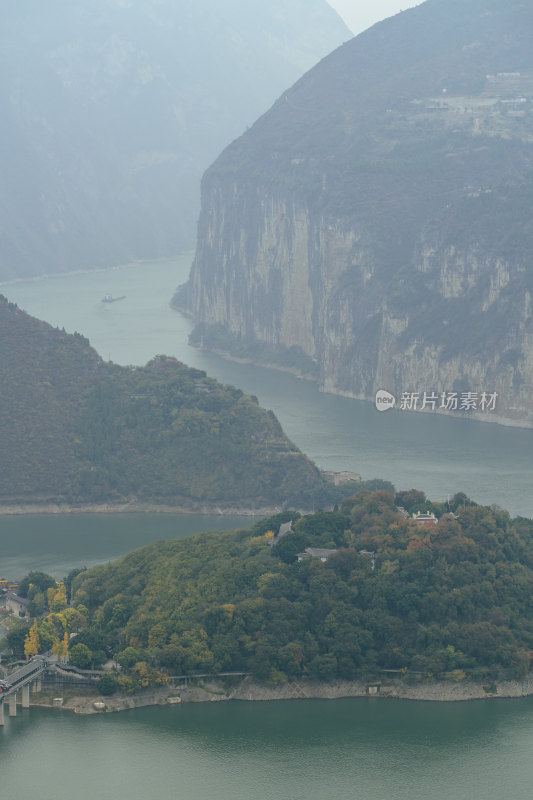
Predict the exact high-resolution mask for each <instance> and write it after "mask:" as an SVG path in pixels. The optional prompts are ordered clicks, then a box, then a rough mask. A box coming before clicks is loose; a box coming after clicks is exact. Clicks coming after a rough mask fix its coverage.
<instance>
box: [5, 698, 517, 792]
mask: <svg viewBox="0 0 533 800" xmlns="http://www.w3.org/2000/svg"><path fill="white" fill-rule="evenodd" d="M532 748H533V699H532V698H528V699H526V700H520V701H513V700H499V701H480V702H468V703H449V704H440V705H434V704H431V703H414V702H408V701H394V700H385V701H380V700H379V699H373V698H371V699H365V698H355V699H350V700H335V701H331V700H330V701H314V700H304V701H289V702H277V703H273V702H260V703H208V704H197V705H194V704H191V705H184V706H181V707H180V706H172V707H169V708H164V709H163V708H157V707H156V708H147V709H138V710H132V711H126V712H122V713H120V714H112V715H111V714H110V715H103V716H95V717H81V718H80V717H75V716H74V715H71V714H70V713H68V712H61V711H53V710H50V711H46V710H40V709H35V708H31V709H30V710H29V711H24V712H22V711H19V713H18V716H17V717H16V718H14V719H8V720H7V724H6V725H5V727H4V728H3V729H1V728H0V776H1V777H0V785H1V788H2V797H6V798H8V797H9V798H13V797H20V798H29V797H39V798H42V800H70V799H71V798H72V797H76V798H77V800H95V798H98V800H146V798H150V800H151V798H157V800H215V798H216V800H450V799H452V800H502V799H503V798H511V800H529V798H530V797H531V781H532V778H533V767H532V764H531V750H532Z"/></svg>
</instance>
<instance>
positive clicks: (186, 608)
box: [72, 491, 533, 688]
mask: <svg viewBox="0 0 533 800" xmlns="http://www.w3.org/2000/svg"><path fill="white" fill-rule="evenodd" d="M399 502H403V503H405V504H406V505H407V507H408V508H409V509H411V510H412V509H414V508H426V501H425V498H424V496H423V494H422V493H420V492H414V491H411V492H403V493H400V495H399V496H397V497H396V498H395V497H394V495H392V494H389V493H388V492H376V493H370V492H368V491H362V492H359V493H358V494H356V495H354V496H353V497H351V498H349V499H347V500H345V501H344V502H343V504H342V506H341V508H340V510H339V511H333V512H317V513H316V514H313V515H308V516H304V517H300V515H299V514H295V513H292V514H291V513H290V512H285V513H284V514H280V515H277V516H276V517H273V518H271V519H267V520H263V521H262V522H260V523H258V524H256V525H255V526H254V527H253V528H251V529H250V530H243V531H237V532H227V533H223V534H220V533H216V534H201V535H198V536H195V537H192V538H190V539H180V540H175V541H169V542H163V543H158V544H154V545H149V546H147V547H142V548H140V549H138V550H136V551H135V552H133V553H131V554H130V555H128V556H126V557H124V558H122V559H120V560H119V561H117V562H116V563H114V564H108V565H106V566H99V567H95V568H93V569H90V570H88V571H85V572H83V573H82V574H80V575H78V576H77V577H76V578H75V579H74V582H73V586H72V591H73V605H74V606H75V607H78V608H79V609H80V610H81V611H82V613H83V614H84V616H85V617H86V619H87V626H88V627H87V628H86V630H85V631H82V632H81V633H80V634H79V639H77V641H78V642H79V643H84V644H85V646H86V647H88V648H89V649H92V648H94V647H97V649H105V648H107V647H111V648H113V650H114V653H115V657H116V658H117V659H118V661H119V662H120V663H122V664H123V665H124V666H125V667H126V668H127V669H129V670H130V674H129V678H128V681H129V683H128V681H126V683H125V685H126V686H129V687H130V688H135V686H139V685H142V683H140V682H139V679H140V677H141V675H144V676H145V677H146V676H148V675H150V671H152V675H153V676H154V680H156V679H157V680H159V679H160V678H161V675H160V673H159V672H157V670H155V668H156V667H158V668H162V669H163V671H166V672H168V673H169V674H174V675H181V674H184V673H185V674H187V673H188V674H191V673H194V672H202V673H205V672H208V673H215V672H223V671H227V670H230V671H231V670H238V671H244V672H251V673H253V675H254V676H255V677H256V678H258V679H259V680H264V681H267V682H270V683H281V682H284V681H286V680H287V679H292V678H305V677H310V678H314V679H319V680H330V679H332V678H335V677H342V678H348V679H351V678H355V677H361V676H362V677H366V678H376V677H379V675H380V674H381V670H384V669H386V670H398V671H400V670H402V671H403V672H399V674H409V675H419V676H425V677H427V676H435V677H437V676H446V677H447V678H449V679H452V680H457V681H460V680H463V679H464V678H465V677H466V676H468V677H471V678H474V679H478V680H486V681H488V682H490V681H492V680H494V679H496V678H498V677H503V676H506V677H524V675H525V674H527V672H528V669H529V665H530V657H531V645H532V642H533V604H532V597H533V594H532V590H533V538H532V537H533V523H532V522H531V520H525V519H522V518H517V519H515V520H511V519H510V517H509V515H508V514H507V513H506V512H504V511H502V510H501V509H500V510H490V509H488V508H484V507H481V506H478V505H476V504H474V503H472V502H471V501H469V500H468V499H467V498H466V497H465V496H464V495H458V496H456V497H455V498H454V499H453V500H452V501H451V504H450V505H447V506H446V508H444V504H442V505H438V504H437V505H435V504H433V505H432V506H431V507H432V508H433V509H434V511H436V514H437V516H439V517H440V519H439V521H438V523H437V524H434V525H432V526H431V527H429V528H428V527H426V526H424V525H422V524H421V523H419V522H416V521H415V520H413V519H412V518H410V519H409V518H406V517H405V516H404V515H402V514H401V513H400V511H399V510H398V507H397V506H396V503H399ZM427 505H430V504H427ZM448 508H455V511H456V513H455V515H450V514H449V513H448ZM288 519H292V520H293V525H292V529H293V530H292V532H291V533H287V534H286V535H285V536H283V537H282V538H281V539H279V541H278V543H276V544H274V545H273V546H271V545H272V536H273V532H276V533H277V531H278V527H279V525H280V523H281V522H283V521H286V520H288ZM306 548H319V549H320V552H322V550H324V549H327V550H329V551H330V552H329V557H327V560H326V561H321V559H320V558H318V557H310V558H306V559H304V560H302V561H297V554H299V553H300V552H303V551H304V550H305V549H306ZM331 551H335V552H331ZM311 552H313V550H311ZM94 643H96V644H94ZM154 670H155V671H154ZM156 676H157V677H156Z"/></svg>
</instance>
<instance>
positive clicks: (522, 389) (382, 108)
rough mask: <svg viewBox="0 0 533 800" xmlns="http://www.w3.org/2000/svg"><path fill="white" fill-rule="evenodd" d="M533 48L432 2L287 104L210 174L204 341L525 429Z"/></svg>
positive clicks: (307, 79) (526, 32) (328, 381)
mask: <svg viewBox="0 0 533 800" xmlns="http://www.w3.org/2000/svg"><path fill="white" fill-rule="evenodd" d="M454 15H455V16H454ZM457 15H459V18H457ZM502 32H505V36H503V35H502ZM532 38H533V21H532V19H531V15H530V14H529V13H526V11H525V8H524V7H523V5H521V4H520V3H518V2H512V3H511V4H509V3H505V4H504V3H503V2H502V0H490V2H489V0H486V2H482V0H470V2H467V3H463V4H457V3H454V2H452V3H444V2H442V1H441V0H433V2H428V3H425V4H423V5H422V6H419V7H417V8H416V9H413V10H411V11H409V12H406V13H405V14H401V15H399V16H397V17H395V18H393V19H391V20H388V21H387V22H385V23H382V24H380V25H377V26H375V27H374V28H373V29H371V30H370V31H367V32H366V33H365V34H363V35H361V36H359V37H357V38H356V39H354V40H353V41H352V42H349V43H347V44H346V45H344V46H343V47H341V48H339V49H338V50H337V51H335V53H333V54H332V55H331V56H330V57H329V58H327V59H325V60H324V61H323V62H321V63H320V64H319V65H318V66H317V67H316V68H314V69H313V70H312V71H311V72H309V73H308V74H307V75H306V76H304V78H303V79H302V80H301V81H299V83H297V84H296V85H295V86H294V87H293V88H292V89H291V90H290V91H288V92H287V93H285V95H283V96H282V97H281V98H280V100H279V101H278V102H277V103H276V104H275V106H274V107H273V108H272V109H271V110H270V112H269V113H268V114H266V115H265V116H264V117H263V118H261V119H260V120H259V121H258V122H257V123H256V125H255V126H254V127H253V128H252V129H251V130H250V131H249V132H248V133H247V134H246V135H245V136H243V137H241V139H239V140H237V141H236V142H234V143H233V144H232V145H231V146H230V147H229V148H227V150H226V151H225V152H224V153H223V154H222V155H221V156H220V157H219V159H218V160H217V162H215V164H214V165H213V167H211V169H210V170H208V172H207V173H206V174H205V176H204V180H203V188H202V197H203V200H202V212H201V216H200V221H199V227H198V240H197V250H196V257H195V261H194V264H193V268H192V272H191V277H190V280H189V283H188V284H187V285H186V286H185V287H183V288H182V289H181V290H180V291H179V292H178V293H177V295H176V297H175V299H174V304H175V305H176V306H177V307H180V308H182V309H185V310H187V311H188V312H189V313H191V314H192V315H193V316H194V318H195V319H196V320H197V321H198V322H199V323H200V328H199V330H200V333H199V334H198V336H197V341H198V342H199V344H208V345H209V346H211V347H212V346H214V345H215V346H216V345H217V336H219V338H220V342H219V345H218V349H219V350H220V349H226V350H229V349H231V348H232V347H234V348H238V349H239V353H241V354H242V351H243V347H246V346H248V347H249V349H250V352H251V353H252V354H253V352H255V351H257V345H258V343H261V344H264V345H265V346H268V348H275V349H278V350H280V351H283V350H285V351H288V350H293V351H295V350H297V351H298V352H301V354H302V355H303V356H305V357H306V358H307V359H312V360H313V362H314V363H315V364H316V375H317V377H318V380H319V382H320V385H321V387H322V388H323V389H324V390H326V391H330V392H337V393H341V394H346V395H348V396H352V397H356V398H365V399H369V400H372V399H374V396H375V393H376V391H377V390H378V389H386V390H388V391H390V392H392V393H393V394H394V395H395V396H396V398H397V402H398V403H400V402H401V401H402V397H403V400H404V402H410V403H411V404H412V405H414V404H415V403H416V405H417V408H421V406H423V405H425V410H432V411H433V410H435V411H439V410H440V411H441V412H442V413H458V414H461V413H464V414H468V415H473V416H476V417H478V418H480V419H485V420H487V421H497V422H502V423H506V424H516V425H525V426H532V425H533V403H532V402H531V395H530V393H531V387H532V385H533V321H532V313H531V295H532V293H533V272H532V270H531V267H530V253H531V250H532V248H533V229H532V227H531V223H530V211H529V209H530V208H531V202H532V201H533V137H531V135H530V127H529V125H530V122H531V119H533V57H532V55H531V53H532V52H533V51H532V50H531V48H530V47H529V45H528V42H531V39H532ZM209 330H211V334H210V335H208V334H209ZM213 331H214V333H213ZM221 332H223V334H224V335H222V333H221ZM424 393H425V402H424ZM417 396H418V397H417ZM455 403H456V404H457V408H454V404H455ZM462 406H463V407H462Z"/></svg>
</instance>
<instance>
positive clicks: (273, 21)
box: [0, 0, 351, 280]
mask: <svg viewBox="0 0 533 800" xmlns="http://www.w3.org/2000/svg"><path fill="white" fill-rule="evenodd" d="M350 36H351V34H350V32H349V31H348V29H347V28H346V26H345V25H344V23H343V22H342V21H341V19H340V18H339V17H338V15H337V14H336V13H335V11H333V9H332V8H331V7H330V6H329V5H328V4H327V3H326V1H325V0H269V2H267V3H265V2H262V0H225V1H224V2H220V0H133V2H132V1H131V0H90V2H86V0H46V2H42V1H41V0H24V1H23V2H18V0H5V2H3V3H2V14H1V18H0V45H1V46H0V145H1V151H2V155H3V158H2V166H1V173H0V174H1V178H2V179H1V181H0V212H1V213H0V220H1V222H0V239H1V242H2V244H1V249H0V280H6V279H8V278H11V277H20V276H23V275H34V274H42V273H47V272H59V271H63V270H74V269H80V268H93V267H102V266H111V265H114V264H118V263H124V262H126V261H130V260H132V259H141V258H153V257H156V256H159V255H168V254H175V253H176V252H178V251H180V250H183V249H185V248H190V247H192V246H193V244H194V236H195V229H196V221H197V216H198V209H199V184H200V177H201V174H202V172H203V170H204V169H205V168H206V167H207V166H208V165H209V164H210V163H211V161H212V160H213V159H214V158H215V157H216V156H217V154H218V153H219V151H220V149H221V148H222V147H224V146H225V145H226V144H227V143H228V142H230V141H231V140H232V139H233V138H234V137H235V136H237V135H239V134H240V133H242V131H243V130H244V129H245V127H246V125H249V124H252V122H253V121H254V119H255V118H256V117H257V116H258V115H259V114H261V113H263V112H264V111H265V110H266V109H267V108H268V107H269V106H270V104H271V103H272V102H273V101H274V100H275V98H276V97H277V96H278V95H279V93H280V92H281V91H283V90H284V89H285V88H286V87H287V86H290V85H291V83H292V82H293V81H294V80H296V79H297V78H298V77H299V76H300V75H302V74H303V72H304V71H305V70H306V69H308V68H309V67H311V66H312V65H313V64H315V63H316V62H317V61H318V60H319V59H320V58H322V57H323V56H325V55H326V54H327V53H329V52H330V51H331V50H332V49H333V48H334V47H337V46H338V45H339V44H340V43H341V42H342V41H343V40H345V39H348V38H350Z"/></svg>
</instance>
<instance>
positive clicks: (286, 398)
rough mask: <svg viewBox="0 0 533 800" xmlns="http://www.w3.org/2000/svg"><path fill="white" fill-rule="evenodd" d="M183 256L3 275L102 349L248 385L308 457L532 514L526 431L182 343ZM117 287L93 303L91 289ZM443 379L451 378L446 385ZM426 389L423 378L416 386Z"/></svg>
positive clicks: (438, 496) (532, 439)
mask: <svg viewBox="0 0 533 800" xmlns="http://www.w3.org/2000/svg"><path fill="white" fill-rule="evenodd" d="M190 262H191V254H185V255H183V256H181V257H180V258H178V259H169V260H166V261H158V262H154V263H152V264H139V265H136V266H130V267H127V268H123V269H114V270H108V271H103V272H96V273H85V274H78V275H67V276H64V275H63V276H57V277H50V278H46V279H41V280H35V281H28V282H18V283H13V284H5V285H3V286H1V287H0V291H2V293H3V294H5V295H6V296H7V297H8V298H9V299H10V300H11V301H14V302H16V303H18V304H19V305H20V307H21V308H23V309H25V310H26V311H28V312H29V313H30V314H32V315H34V316H36V317H39V318H40V319H45V320H46V321H47V322H50V323H51V324H53V325H56V326H58V327H65V329H66V330H67V331H69V332H73V331H74V330H77V331H79V332H80V333H83V334H84V335H85V336H88V337H89V339H90V341H91V344H92V345H93V346H94V347H95V348H96V350H98V352H99V353H100V354H101V355H102V357H103V358H105V359H108V358H110V359H111V360H113V361H115V362H117V363H120V364H144V363H146V362H147V361H148V360H149V359H150V358H152V357H153V356H154V355H155V354H156V353H165V354H167V355H172V356H175V357H176V358H178V359H179V360H181V361H183V362H185V363H186V364H189V365H190V366H194V367H198V368H199V369H204V370H206V372H207V373H208V374H209V375H211V376H213V377H215V378H218V379H219V380H220V381H222V382H223V383H230V384H234V385H235V386H238V387H239V388H241V389H243V390H244V391H246V392H248V393H250V394H255V395H256V396H257V397H258V399H259V401H260V403H261V405H263V406H264V407H266V408H271V409H273V410H274V412H275V413H276V415H277V417H278V419H279V420H280V422H281V424H282V425H283V427H284V429H285V431H286V433H287V434H288V435H289V437H290V438H291V439H292V440H293V441H294V442H295V443H296V444H297V445H298V447H300V448H301V449H302V450H303V451H304V452H305V453H306V454H307V455H309V456H310V457H311V458H312V459H313V460H314V461H315V462H316V463H317V464H318V466H320V467H322V468H324V469H330V470H337V471H338V470H351V471H354V472H358V473H360V474H361V475H362V477H363V478H364V479H370V478H374V477H378V478H385V479H387V480H390V481H392V482H393V483H394V484H395V485H396V487H397V488H399V489H410V488H413V487H414V488H418V489H422V490H424V491H425V492H426V494H427V495H428V497H430V498H432V499H435V500H446V498H447V496H451V495H453V494H454V493H455V492H457V491H464V492H466V494H468V495H469V496H470V497H472V498H473V499H474V500H476V501H478V502H480V503H483V504H486V505H491V504H494V503H496V504H497V505H500V506H502V507H504V508H507V509H509V511H510V512H511V513H512V514H513V515H516V514H522V515H524V516H531V517H533V491H532V488H533V431H532V430H524V429H519V428H508V427H503V426H500V425H492V424H486V423H481V422H473V421H470V420H468V419H457V418H451V417H443V416H439V415H437V414H432V413H420V412H418V413H417V412H406V411H397V410H394V411H388V412H387V413H378V412H377V411H376V409H375V407H374V405H373V404H372V403H367V402H363V401H358V400H351V399H349V398H344V397H338V396H335V395H330V394H325V393H321V392H319V390H318V387H317V386H316V384H314V383H311V382H309V381H303V380H299V379H297V378H295V377H294V376H292V375H289V374H286V373H281V372H277V371H275V370H270V369H266V368H261V367H255V366H253V365H250V364H240V363H235V362H231V361H227V360H224V359H222V358H220V357H218V356H215V355H213V354H210V353H205V352H202V351H200V350H197V349H195V348H193V347H190V346H189V345H188V343H187V339H188V335H189V333H190V331H191V330H192V328H193V322H192V320H190V319H188V318H187V317H184V316H183V315H181V314H178V313H177V312H175V311H173V310H172V309H171V308H170V307H169V301H170V298H171V297H172V294H173V292H174V289H175V287H176V286H177V285H178V284H180V283H182V282H184V281H185V280H186V279H187V276H188V271H189V266H190ZM106 293H110V294H112V295H113V296H121V295H126V298H125V299H124V300H121V301H120V302H117V303H110V304H105V303H102V302H101V299H102V297H103V296H104V295H105V294H106ZM450 388H453V387H450ZM429 389H431V387H428V390H429Z"/></svg>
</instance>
